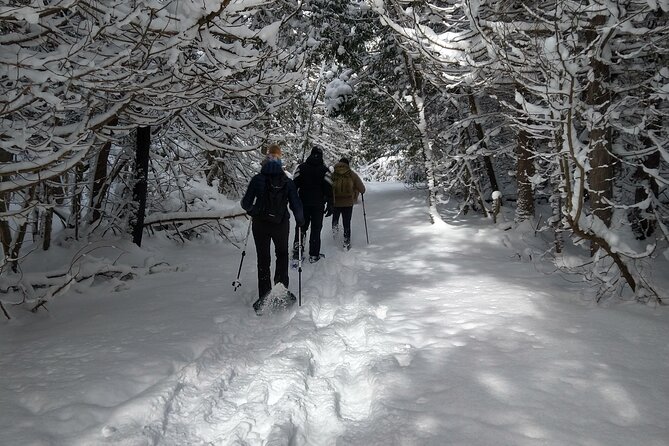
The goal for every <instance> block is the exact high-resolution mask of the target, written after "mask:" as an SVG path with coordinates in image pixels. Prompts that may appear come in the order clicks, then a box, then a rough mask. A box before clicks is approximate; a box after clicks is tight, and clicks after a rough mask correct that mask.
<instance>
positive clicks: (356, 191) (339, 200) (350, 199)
mask: <svg viewBox="0 0 669 446" xmlns="http://www.w3.org/2000/svg"><path fill="white" fill-rule="evenodd" d="M334 171H335V173H336V174H340V175H341V174H346V173H348V172H351V178H353V193H352V194H351V195H350V196H339V195H337V194H336V193H334V191H333V193H334V206H335V207H337V208H345V207H349V206H353V205H354V204H356V203H357V202H358V197H359V196H360V194H364V193H365V185H364V183H363V182H362V180H361V179H360V177H359V176H358V174H357V173H355V172H354V171H353V170H352V169H351V168H350V167H349V165H348V164H346V163H341V162H340V163H337V164H335V166H334Z"/></svg>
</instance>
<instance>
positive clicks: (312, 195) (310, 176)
mask: <svg viewBox="0 0 669 446" xmlns="http://www.w3.org/2000/svg"><path fill="white" fill-rule="evenodd" d="M293 181H295V186H297V191H298V193H299V195H300V199H301V200H302V204H303V205H304V206H323V205H326V206H331V205H332V203H333V200H332V178H331V177H330V170H329V169H328V168H327V167H326V166H325V164H324V163H323V157H322V156H321V155H320V154H317V153H312V154H311V155H309V157H308V158H307V160H306V161H305V162H303V163H302V164H300V165H299V166H297V169H295V173H294V175H293Z"/></svg>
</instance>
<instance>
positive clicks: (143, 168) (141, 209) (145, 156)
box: [131, 127, 151, 246]
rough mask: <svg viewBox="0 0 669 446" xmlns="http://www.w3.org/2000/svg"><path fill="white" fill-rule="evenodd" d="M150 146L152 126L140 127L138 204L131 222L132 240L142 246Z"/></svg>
mask: <svg viewBox="0 0 669 446" xmlns="http://www.w3.org/2000/svg"><path fill="white" fill-rule="evenodd" d="M150 147H151V127H138V128H137V152H136V158H135V186H134V188H133V193H132V198H133V201H134V202H135V203H136V204H137V209H136V213H135V215H134V218H133V219H132V222H131V226H132V241H133V243H135V244H136V245H137V246H142V233H143V232H144V215H145V213H146V193H147V183H148V172H149V153H150V152H149V149H150Z"/></svg>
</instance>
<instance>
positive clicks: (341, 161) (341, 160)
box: [339, 158, 348, 165]
mask: <svg viewBox="0 0 669 446" xmlns="http://www.w3.org/2000/svg"><path fill="white" fill-rule="evenodd" d="M339 162H340V163H344V164H346V165H348V158H342V159H340V160H339Z"/></svg>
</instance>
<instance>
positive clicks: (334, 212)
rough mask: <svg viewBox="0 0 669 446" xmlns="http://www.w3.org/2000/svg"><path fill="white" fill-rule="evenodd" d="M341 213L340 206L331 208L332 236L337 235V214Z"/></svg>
mask: <svg viewBox="0 0 669 446" xmlns="http://www.w3.org/2000/svg"><path fill="white" fill-rule="evenodd" d="M340 215H341V208H337V207H336V208H333V209H332V236H333V237H337V234H338V233H339V216H340Z"/></svg>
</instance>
